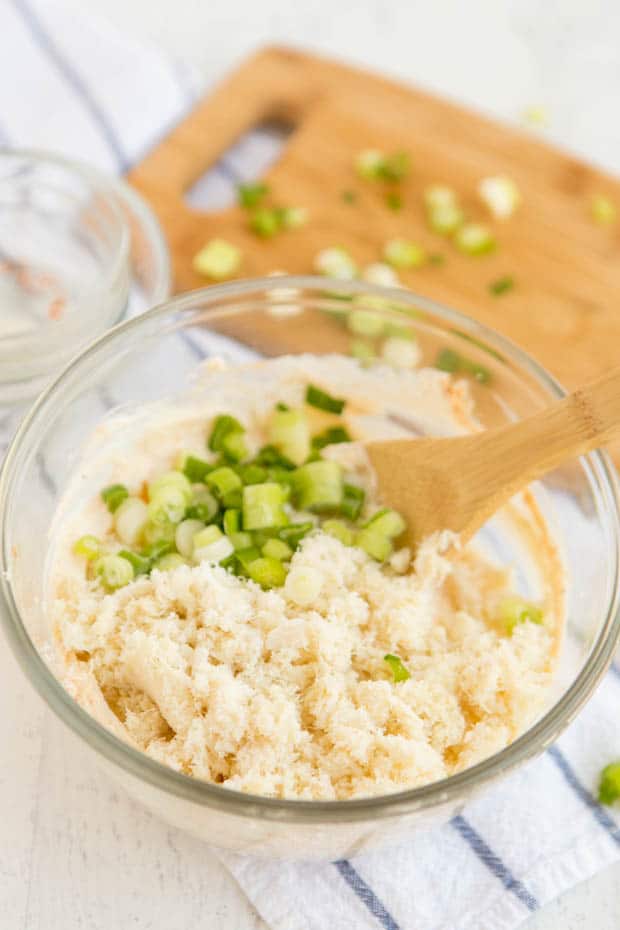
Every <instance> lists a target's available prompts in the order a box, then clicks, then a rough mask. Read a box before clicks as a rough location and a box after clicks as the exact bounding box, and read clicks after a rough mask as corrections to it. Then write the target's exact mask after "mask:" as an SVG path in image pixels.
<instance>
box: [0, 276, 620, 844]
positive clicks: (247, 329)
mask: <svg viewBox="0 0 620 930" xmlns="http://www.w3.org/2000/svg"><path fill="white" fill-rule="evenodd" d="M377 322H378V323H379V325H377ZM384 324H385V326H384ZM381 328H384V333H392V334H393V333H397V334H398V333H400V334H401V335H402V334H405V335H406V334H410V335H411V336H414V337H415V339H416V340H417V345H418V346H419V349H420V352H421V364H423V365H434V364H435V363H436V362H437V361H438V353H441V363H442V364H443V365H444V366H445V367H456V366H460V369H461V371H462V372H463V373H464V376H465V377H467V378H469V379H470V384H471V390H472V392H473V395H474V399H475V402H476V409H477V414H478V417H479V419H480V421H481V422H482V424H483V425H484V426H487V427H490V426H496V425H499V424H501V423H506V422H508V421H510V420H513V419H516V418H519V417H523V416H527V415H528V414H530V413H533V412H534V411H536V410H537V409H540V408H542V407H544V406H545V405H546V404H549V403H550V402H552V401H553V400H554V399H556V398H558V397H560V396H561V395H562V393H563V392H562V390H561V388H560V387H559V386H558V385H557V384H556V383H555V381H554V380H553V379H552V378H551V377H550V376H549V375H548V374H547V373H546V372H545V371H544V370H543V369H542V368H541V367H540V366H539V365H538V364H537V363H536V362H534V361H533V360H532V359H530V358H529V357H528V356H527V355H526V354H525V353H524V352H523V351H521V350H520V349H518V348H517V347H516V346H514V345H512V344H511V343H510V342H508V341H507V340H506V339H504V338H503V337H501V336H500V335H498V334H497V333H494V332H492V331H491V330H489V329H487V328H486V327H484V326H482V325H480V324H479V323H476V322H474V321H473V320H471V319H468V318H467V317H465V316H462V315H461V314H458V313H455V312H454V311H452V310H448V309H446V308H444V307H441V306H439V305H437V304H435V303H433V302H431V301H429V300H426V299H423V298H419V297H417V296H415V295H414V294H411V293H409V292H405V291H400V290H388V289H384V288H378V287H371V286H369V285H367V284H363V283H349V282H337V281H331V280H330V281H327V280H325V279H318V278H302V277H278V278H265V279H260V280H254V281H237V282H233V283H231V284H225V285H219V286H217V287H212V288H207V289H205V290H199V291H194V292H193V293H191V294H188V295H186V296H183V297H178V298H176V299H174V300H172V301H170V302H169V303H167V304H164V305H163V306H161V307H158V308H155V309H154V310H151V311H150V312H148V313H145V314H143V315H142V316H140V317H139V318H137V319H135V320H131V321H129V322H126V323H124V324H122V325H121V326H119V327H116V328H115V329H114V330H112V331H111V332H110V333H108V334H106V335H105V336H103V337H102V338H100V339H99V340H98V341H97V342H95V343H94V344H92V345H91V346H90V347H89V348H88V349H87V350H86V351H85V352H84V353H83V354H82V355H81V356H80V357H79V358H78V359H76V360H75V361H74V362H73V363H72V364H71V365H70V366H69V367H68V368H67V369H66V370H65V371H64V372H63V374H62V375H61V376H60V377H59V378H58V379H57V380H56V381H55V383H54V384H53V385H52V386H51V387H50V388H48V390H47V391H45V392H44V394H43V395H42V396H41V397H40V398H39V399H38V401H37V402H36V404H35V405H34V407H33V409H32V410H31V411H30V413H29V414H28V415H27V416H26V418H25V420H24V422H23V423H22V425H21V427H20V429H19V431H18V433H17V435H16V437H15V439H14V441H13V444H12V446H11V448H10V450H9V453H8V455H7V457H6V460H5V464H4V468H3V470H2V473H1V474H0V527H1V533H2V536H1V540H0V620H1V621H2V622H3V625H4V628H5V631H6V633H7V636H8V640H9V643H10V645H11V647H12V649H13V650H14V652H15V655H16V656H17V659H18V661H19V663H20V665H21V667H22V669H23V670H24V672H25V674H26V675H27V676H28V677H29V679H30V680H31V682H32V683H33V685H34V687H35V688H36V689H37V690H38V691H39V693H40V694H41V695H42V697H43V698H44V700H45V701H46V702H47V703H48V704H49V705H50V707H51V708H52V709H53V710H54V711H55V713H56V714H57V715H58V716H59V717H60V718H61V719H62V720H63V721H64V722H65V723H66V724H67V725H68V726H69V727H70V728H71V729H72V730H73V731H74V733H75V734H77V737H78V741H79V742H81V744H82V746H83V747H88V748H89V749H90V750H91V751H93V752H94V753H96V755H97V756H98V759H99V761H100V762H101V763H102V764H103V765H104V767H105V768H106V769H107V770H108V771H109V772H110V773H111V775H113V777H114V778H115V779H116V780H117V781H119V782H120V783H122V785H124V787H125V788H126V789H127V791H129V792H130V793H131V794H132V795H133V796H134V797H136V798H137V799H139V800H140V801H141V802H142V803H144V804H145V805H147V806H148V807H149V808H150V809H151V810H153V811H154V812H156V813H157V814H159V815H160V816H161V817H162V818H164V819H165V820H168V821H169V822H171V823H173V824H174V825H175V826H177V827H180V828H182V829H185V830H187V831H189V832H191V833H193V834H195V835H197V836H199V837H200V838H202V839H203V840H204V841H205V842H208V843H211V844H213V845H216V846H220V847H223V848H227V849H232V850H235V851H238V852H243V853H247V854H250V853H251V854H262V855H271V856H282V857H299V858H312V857H316V858H338V857H342V856H350V855H354V854H356V853H359V852H362V851H364V850H368V849H372V848H375V847H377V846H379V845H382V844H385V843H388V842H393V841H395V840H397V839H402V838H403V835H406V834H407V833H408V832H410V831H412V830H417V829H421V828H424V829H426V828H428V826H429V825H432V824H435V823H442V822H445V821H446V820H447V819H449V818H450V817H452V816H453V815H454V814H455V813H457V812H458V811H459V810H460V809H461V808H462V806H463V805H464V804H465V803H466V802H467V801H469V800H470V799H471V798H472V797H473V796H475V795H476V794H477V793H479V792H481V791H483V790H485V789H486V788H488V787H489V786H490V785H491V784H492V783H493V782H494V781H496V780H497V779H500V778H503V777H505V776H506V775H507V774H508V773H509V772H511V771H512V770H514V769H515V767H516V766H519V765H521V764H523V763H524V762H526V761H528V760H529V759H532V758H534V757H535V756H537V755H539V754H540V753H541V752H542V751H543V750H544V749H545V748H546V747H547V746H549V745H550V743H552V742H553V741H554V740H555V739H556V738H557V737H558V736H559V734H560V733H561V732H562V731H563V730H564V729H565V727H566V726H567V725H568V724H569V723H570V721H571V720H572V719H573V717H574V716H575V715H576V714H577V713H578V712H579V710H580V709H581V708H582V707H583V705H584V704H585V702H586V701H587V700H588V698H589V696H590V695H591V694H592V691H593V689H594V688H595V686H596V684H597V683H598V682H599V680H600V679H601V677H602V675H603V674H604V672H605V671H606V669H607V667H608V665H609V663H610V661H611V658H612V656H613V653H614V651H615V648H616V645H617V642H618V637H619V635H620V619H619V617H618V594H619V586H618V567H619V561H618V560H619V552H620V518H619V489H618V485H617V480H616V475H615V472H614V469H613V467H612V466H611V464H610V462H609V460H608V458H607V456H606V455H604V454H602V453H598V452H596V453H593V454H591V455H588V456H585V457H583V458H581V459H579V460H578V461H575V462H572V463H569V464H567V465H566V466H564V467H563V468H560V469H557V470H556V471H555V472H553V473H552V474H550V475H548V476H547V478H545V480H544V481H543V482H539V483H537V485H536V487H535V488H534V489H533V493H534V494H535V496H536V501H537V504H538V507H539V508H540V511H541V512H542V514H543V516H544V517H545V519H546V520H547V521H550V522H551V523H552V525H553V526H554V535H555V537H556V538H557V540H558V542H559V543H560V545H561V547H562V549H563V554H564V562H565V565H566V570H567V576H566V614H567V619H566V627H565V633H564V639H563V643H562V647H561V650H560V658H559V667H558V672H557V676H556V682H555V687H554V688H553V689H552V691H551V692H550V694H549V699H548V703H547V706H546V707H545V708H544V710H543V712H542V713H541V715H540V716H539V718H538V719H537V720H536V721H535V722H534V723H533V724H532V725H531V726H530V728H529V729H528V730H527V731H526V732H525V733H523V734H522V735H521V736H520V737H519V738H518V739H516V740H515V741H514V742H513V743H512V744H511V745H509V746H508V747H506V748H505V749H503V750H502V751H500V752H498V753H496V754H494V755H492V756H491V757H489V758H488V759H485V760H484V761H482V762H480V763H478V764H477V765H474V766H473V767H471V768H469V769H467V770H466V771H463V772H460V773H458V774H456V775H452V776H450V777H448V778H445V779H443V780H441V781H438V782H435V783H433V784H429V785H426V786H424V787H421V788H416V789H413V790H408V791H401V792H398V793H395V794H390V795H384V796H381V797H370V798H359V799H355V800H350V801H296V800H278V799H273V798H265V797H258V796H254V795H250V794H244V793H240V792H237V791H232V790H228V789H226V788H224V787H221V786H219V785H216V784H210V783H207V782H204V781H200V780H197V779H192V778H191V777H188V776H186V775H184V774H181V773H179V772H176V771H173V770H172V769H171V768H168V767H166V766H164V765H161V764H159V763H158V762H156V761H154V760H153V759H151V758H149V757H148V756H147V755H145V754H143V753H141V752H139V751H137V750H136V749H133V748H132V747H131V746H129V745H128V744H127V743H125V742H123V741H122V740H121V739H119V738H117V737H116V736H115V735H113V734H112V733H111V732H110V731H108V730H107V729H105V728H104V727H103V726H102V725H100V724H99V723H98V722H97V721H96V720H95V719H94V718H93V717H91V716H89V714H88V713H87V712H86V711H85V710H84V709H83V708H82V707H81V706H79V705H78V704H77V703H76V702H75V701H74V700H73V699H72V698H71V697H70V695H69V694H68V692H67V691H66V690H65V689H64V688H63V686H62V685H61V684H60V682H59V681H58V679H57V678H56V677H55V675H54V673H53V671H52V668H51V667H50V665H49V664H48V661H47V660H46V656H47V655H48V654H49V651H50V650H49V645H48V644H49V640H50V631H49V629H48V624H47V621H46V615H45V610H44V608H43V604H44V599H45V580H46V579H45V565H46V556H47V550H48V546H49V534H50V532H53V525H52V521H53V518H54V513H55V511H56V508H57V507H58V504H59V501H60V500H61V498H62V495H63V491H64V489H65V488H66V486H67V482H68V480H69V476H70V475H71V473H72V472H73V471H74V469H75V468H76V466H77V463H78V462H79V458H80V454H81V449H82V448H83V447H84V445H85V443H86V441H87V440H88V438H89V437H90V436H91V434H92V432H93V430H94V429H95V427H96V426H97V425H98V424H99V422H100V421H101V419H102V417H103V416H104V415H105V413H106V411H107V410H109V409H112V408H114V407H116V406H118V405H122V406H123V407H124V411H127V412H129V411H130V410H131V409H132V408H133V407H135V406H136V405H140V404H144V403H150V402H155V401H158V400H161V399H164V398H166V399H169V398H170V397H171V396H174V395H177V394H179V393H182V392H183V391H184V390H185V389H186V388H187V385H188V378H190V377H191V373H192V369H193V368H194V366H195V364H196V363H197V361H198V360H199V359H200V358H203V357H205V356H207V355H209V354H211V355H213V354H218V355H220V356H223V357H224V358H226V359H228V360H229V361H230V362H231V363H232V364H238V363H240V362H243V361H245V360H247V359H248V358H256V357H257V356H263V357H264V356H267V357H274V356H278V355H283V354H291V353H292V354H301V353H303V352H312V353H317V354H329V353H333V352H338V353H345V354H346V353H348V352H350V351H351V349H352V348H354V350H355V351H356V352H360V349H361V348H362V347H363V354H366V355H369V354H370V353H372V352H377V351H378V352H381V351H383V352H385V342H384V336H382V335H379V333H378V331H379V329H381ZM352 340H353V341H354V342H355V346H354V347H352V345H351V343H352ZM300 365H303V363H302V362H300ZM428 429H429V431H430V429H432V424H431V426H430V427H428ZM424 431H425V430H424V429H422V432H424ZM499 519H500V518H499V517H497V518H494V521H495V520H499ZM494 521H490V523H489V525H488V526H487V528H486V531H487V532H488V533H489V539H490V544H491V547H492V548H493V549H494V551H495V555H496V557H497V559H498V561H499V562H500V563H501V564H508V563H511V562H513V561H514V550H510V549H506V548H505V547H504V546H503V540H502V538H501V535H500V533H499V528H500V527H499V526H498V525H494ZM537 525H539V524H537ZM483 532H485V531H483ZM517 563H518V565H519V567H521V563H520V561H519V560H518V559H517Z"/></svg>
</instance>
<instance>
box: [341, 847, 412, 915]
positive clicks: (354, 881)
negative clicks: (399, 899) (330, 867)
mask: <svg viewBox="0 0 620 930" xmlns="http://www.w3.org/2000/svg"><path fill="white" fill-rule="evenodd" d="M334 865H335V867H336V868H337V869H338V871H339V872H340V874H341V876H342V877H343V878H344V880H345V882H346V883H347V885H348V886H349V888H351V890H352V891H354V892H355V894H356V895H357V897H358V898H359V899H360V901H363V903H364V904H365V905H366V907H367V908H368V910H369V911H370V913H371V914H372V915H373V917H376V919H377V920H378V921H379V923H380V924H381V926H382V927H383V928H384V930H400V927H399V926H398V924H397V923H396V921H395V920H394V918H393V917H392V915H391V914H390V912H389V911H388V910H387V908H386V907H385V905H384V904H383V902H382V901H380V900H379V898H378V897H377V896H376V894H375V893H374V891H373V890H372V888H371V887H370V885H367V884H366V882H365V881H364V879H363V878H362V876H361V875H360V874H359V872H358V871H357V870H356V869H354V868H353V866H352V865H351V863H350V862H349V861H348V859H339V860H338V862H334Z"/></svg>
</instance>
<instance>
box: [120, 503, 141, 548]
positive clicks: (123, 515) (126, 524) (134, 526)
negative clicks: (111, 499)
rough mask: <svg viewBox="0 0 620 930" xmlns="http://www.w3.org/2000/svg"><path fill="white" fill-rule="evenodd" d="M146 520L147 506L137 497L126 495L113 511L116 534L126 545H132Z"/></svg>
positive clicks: (138, 536)
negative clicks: (125, 498)
mask: <svg viewBox="0 0 620 930" xmlns="http://www.w3.org/2000/svg"><path fill="white" fill-rule="evenodd" d="M147 520H148V508H147V506H146V504H145V503H144V501H143V500H141V499H140V498H139V497H128V498H127V500H124V501H123V503H122V504H121V505H120V507H118V508H117V509H116V511H115V513H114V529H115V531H116V535H117V536H118V538H119V539H120V541H121V542H123V543H125V545H126V546H134V545H135V544H136V542H137V541H138V539H139V538H140V535H141V533H142V531H143V529H144V527H145V524H146V522H147Z"/></svg>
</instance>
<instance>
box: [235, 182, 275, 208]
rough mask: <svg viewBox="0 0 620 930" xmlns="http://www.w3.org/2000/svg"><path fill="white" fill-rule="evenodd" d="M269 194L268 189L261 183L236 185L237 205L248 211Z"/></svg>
mask: <svg viewBox="0 0 620 930" xmlns="http://www.w3.org/2000/svg"><path fill="white" fill-rule="evenodd" d="M268 193H269V187H268V185H267V184H265V183H264V182H263V181H254V182H250V183H248V184H238V185H237V199H238V201H239V205H240V206H242V207H244V209H246V210H249V209H250V208H252V207H255V206H257V205H258V204H259V203H260V201H261V200H262V199H263V197H265V196H266V195H267V194H268Z"/></svg>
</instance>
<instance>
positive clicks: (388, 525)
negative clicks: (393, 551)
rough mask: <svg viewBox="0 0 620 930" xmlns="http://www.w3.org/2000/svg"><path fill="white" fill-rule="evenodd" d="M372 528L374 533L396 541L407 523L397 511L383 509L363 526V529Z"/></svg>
mask: <svg viewBox="0 0 620 930" xmlns="http://www.w3.org/2000/svg"><path fill="white" fill-rule="evenodd" d="M369 527H372V529H373V530H374V531H375V532H376V533H380V534H381V535H382V536H387V537H388V539H396V537H397V536H400V534H401V533H404V532H405V530H406V529H407V523H406V522H405V519H404V517H402V516H401V515H400V514H399V513H398V511H397V510H390V508H389V507H384V508H383V510H379V511H377V513H375V514H373V516H372V517H371V518H370V520H369V521H368V522H367V523H365V524H364V528H369Z"/></svg>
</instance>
